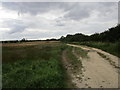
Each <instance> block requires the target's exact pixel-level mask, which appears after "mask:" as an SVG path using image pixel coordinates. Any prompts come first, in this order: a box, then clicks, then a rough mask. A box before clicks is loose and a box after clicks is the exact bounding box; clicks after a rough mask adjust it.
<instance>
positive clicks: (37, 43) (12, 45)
mask: <svg viewBox="0 0 120 90" xmlns="http://www.w3.org/2000/svg"><path fill="white" fill-rule="evenodd" d="M59 43H60V42H59V41H36V42H22V43H3V44H2V47H21V46H22V47H24V46H33V45H53V44H55V45H58V44H59Z"/></svg>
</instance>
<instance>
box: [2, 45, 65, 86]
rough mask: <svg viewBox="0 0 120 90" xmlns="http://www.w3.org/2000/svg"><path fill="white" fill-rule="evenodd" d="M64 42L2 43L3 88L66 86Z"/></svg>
mask: <svg viewBox="0 0 120 90" xmlns="http://www.w3.org/2000/svg"><path fill="white" fill-rule="evenodd" d="M65 48H66V46H65V45H63V44H59V45H51V46H50V45H35V46H25V47H3V65H2V71H3V73H2V77H3V79H2V84H3V88H63V87H65V85H66V81H65V74H64V73H65V72H64V68H63V66H62V64H61V55H62V51H63V50H64V49H65Z"/></svg>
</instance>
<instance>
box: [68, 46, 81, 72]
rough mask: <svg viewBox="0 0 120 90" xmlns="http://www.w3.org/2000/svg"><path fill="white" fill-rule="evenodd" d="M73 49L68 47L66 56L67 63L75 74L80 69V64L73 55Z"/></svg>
mask: <svg viewBox="0 0 120 90" xmlns="http://www.w3.org/2000/svg"><path fill="white" fill-rule="evenodd" d="M73 48H74V47H70V46H69V47H68V48H67V51H66V55H67V58H68V61H69V63H70V64H71V65H72V67H73V70H74V72H76V71H77V70H78V69H79V68H82V63H81V61H80V60H78V58H77V57H76V56H75V54H73V52H72V50H73Z"/></svg>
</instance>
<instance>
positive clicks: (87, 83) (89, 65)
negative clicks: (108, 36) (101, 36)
mask: <svg viewBox="0 0 120 90" xmlns="http://www.w3.org/2000/svg"><path fill="white" fill-rule="evenodd" d="M67 45H69V46H73V47H78V48H82V49H84V50H87V51H88V57H89V58H87V59H85V58H82V60H81V62H82V65H83V74H82V76H81V75H80V76H81V78H82V79H81V80H79V79H76V78H72V79H73V80H72V81H73V82H74V83H75V85H76V87H78V88H118V68H115V67H114V66H116V67H118V57H116V56H113V55H111V54H109V53H107V52H104V51H102V50H100V49H95V48H89V47H86V46H79V45H73V44H67ZM97 52H99V53H102V54H104V55H106V57H109V60H107V59H106V58H103V57H102V56H100V55H99V54H98V53H97ZM80 58H81V57H80ZM110 62H113V63H114V66H113V65H112V64H111V63H110ZM78 72H79V71H78Z"/></svg>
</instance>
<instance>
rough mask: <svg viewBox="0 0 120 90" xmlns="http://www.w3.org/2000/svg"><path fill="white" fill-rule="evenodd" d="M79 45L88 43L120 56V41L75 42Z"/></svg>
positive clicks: (87, 44)
mask: <svg viewBox="0 0 120 90" xmlns="http://www.w3.org/2000/svg"><path fill="white" fill-rule="evenodd" d="M73 44H77V45H86V46H90V47H94V48H99V49H102V50H104V51H106V52H108V53H111V54H113V55H115V56H118V57H120V43H119V42H116V43H107V42H106V43H105V42H73Z"/></svg>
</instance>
